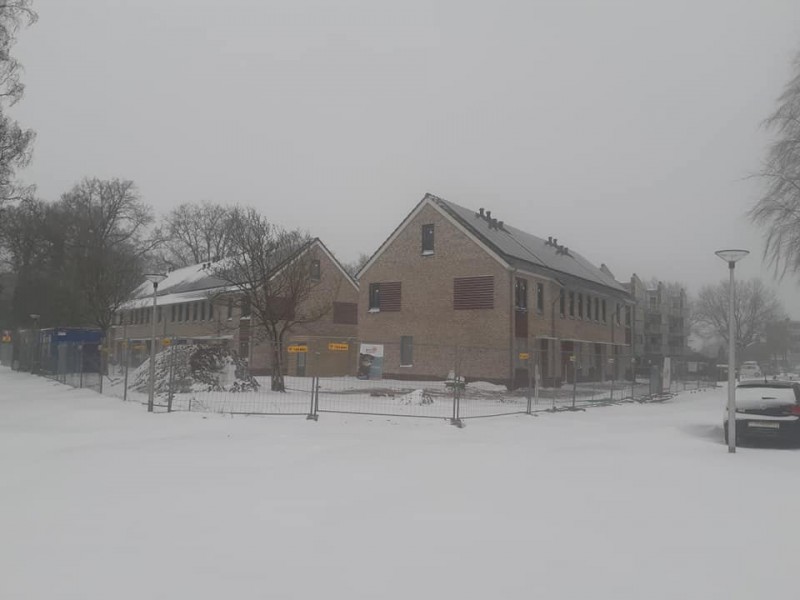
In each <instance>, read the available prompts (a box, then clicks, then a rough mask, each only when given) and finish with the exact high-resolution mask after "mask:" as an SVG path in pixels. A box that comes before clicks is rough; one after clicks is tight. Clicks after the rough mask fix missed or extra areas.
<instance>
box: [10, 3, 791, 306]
mask: <svg viewBox="0 0 800 600" xmlns="http://www.w3.org/2000/svg"><path fill="white" fill-rule="evenodd" d="M35 7H36V9H37V10H38V12H39V17H40V19H39V22H38V23H37V24H36V25H35V26H34V27H32V28H30V29H28V30H25V31H23V32H22V33H21V35H20V42H19V44H18V47H17V55H18V57H19V59H20V60H21V61H22V63H23V64H24V66H25V75H24V77H25V81H26V83H27V92H26V96H25V98H24V99H23V100H22V102H21V103H20V104H19V105H18V107H17V108H16V109H15V114H16V116H17V117H18V119H19V120H20V121H21V122H22V124H23V125H24V126H27V127H32V128H33V129H35V130H36V131H37V132H38V138H37V140H36V148H35V156H34V160H33V164H32V165H31V166H30V167H29V168H28V169H27V170H26V172H25V173H24V175H23V176H24V178H25V180H26V181H27V182H29V183H35V184H36V185H37V186H38V190H39V194H40V196H42V197H43V198H46V199H55V198H57V197H58V195H59V194H61V193H62V192H64V191H66V190H67V189H68V188H70V187H71V186H72V185H73V184H74V183H76V182H77V181H78V180H79V179H80V178H82V177H83V176H98V177H122V178H127V179H132V180H134V181H135V182H136V183H137V184H138V186H139V187H140V189H141V192H142V194H143V196H144V198H145V199H146V200H147V201H148V202H149V203H151V204H152V205H153V206H155V207H156V209H157V211H158V212H159V213H163V212H166V211H167V210H169V209H170V208H172V207H174V206H176V205H177V204H179V203H182V202H187V201H199V200H205V199H208V200H213V201H218V202H225V203H242V204H250V205H253V206H256V207H258V208H260V209H261V210H262V211H263V212H264V213H265V214H267V215H268V216H270V217H271V218H272V220H274V221H275V222H278V223H280V224H283V225H284V226H286V227H290V228H295V227H300V228H304V229H307V230H308V231H309V232H310V233H312V234H313V235H316V236H319V237H320V238H322V239H323V241H324V242H325V243H326V244H327V245H328V246H329V247H330V248H331V249H332V250H333V252H334V253H335V254H337V256H339V257H340V258H341V259H343V260H345V261H349V260H352V259H354V258H356V256H357V255H358V254H359V253H360V252H366V253H372V252H373V251H374V250H375V249H376V248H377V246H378V245H379V244H380V243H381V242H382V241H383V240H384V239H385V238H386V237H387V236H388V235H389V234H390V233H391V231H392V230H393V229H394V227H396V225H397V224H398V223H399V222H400V221H401V220H402V219H403V218H404V217H405V215H406V214H407V213H408V212H409V211H410V210H411V209H412V208H413V206H414V205H415V204H416V203H417V202H418V201H419V200H420V199H421V198H422V197H423V195H424V194H425V192H431V193H433V194H436V195H438V196H441V197H443V198H446V199H448V200H452V201H454V202H457V203H459V204H462V205H465V206H467V207H470V208H478V207H480V206H483V207H486V208H489V209H491V210H492V213H493V215H496V216H497V217H498V218H500V219H502V220H504V221H506V222H507V223H510V224H513V225H515V226H517V227H519V228H521V229H524V230H527V231H529V232H531V233H533V234H536V235H539V236H540V237H547V236H549V235H553V236H555V237H557V238H558V239H559V241H560V242H561V243H563V244H565V245H567V246H569V247H570V248H574V249H575V250H577V251H578V252H580V253H582V254H584V255H585V256H586V257H587V258H588V259H589V260H591V261H592V262H594V263H595V264H598V265H599V264H600V263H601V262H605V263H606V264H607V265H608V266H609V267H610V268H611V269H612V271H613V272H614V273H615V275H616V276H617V279H620V280H627V279H628V278H629V277H630V275H631V273H632V272H635V273H637V274H639V275H640V276H642V277H643V278H645V277H647V278H649V277H653V276H655V277H658V278H660V279H663V280H677V281H681V282H684V283H685V284H686V285H687V286H688V287H689V290H690V292H696V291H697V290H698V289H699V287H700V286H701V285H703V284H705V283H714V282H717V281H719V280H721V279H723V278H725V277H727V269H726V268H725V265H724V263H723V262H722V261H721V260H720V259H718V258H717V257H715V256H714V251H715V250H717V249H720V248H723V247H744V248H747V249H750V250H751V251H752V252H753V254H752V255H751V256H750V257H748V258H747V259H746V260H745V261H743V262H742V263H740V268H739V269H737V273H740V274H741V275H742V276H756V275H762V276H763V277H764V278H765V279H766V280H767V281H769V282H772V277H771V272H770V271H769V270H768V269H767V267H765V266H763V265H762V261H761V250H762V245H761V235H760V233H759V232H758V231H756V230H755V229H754V228H753V227H751V226H750V225H749V224H748V222H747V220H746V218H745V217H744V213H745V211H746V210H747V209H748V208H749V207H751V206H752V204H753V203H754V202H755V201H756V199H757V197H758V192H759V185H758V182H757V181H755V180H753V179H748V176H749V175H751V174H753V173H754V172H755V171H757V170H758V168H759V165H760V163H761V160H762V159H763V156H764V148H765V145H766V143H767V141H768V139H769V138H768V136H767V134H766V133H765V132H764V131H763V130H762V129H761V122H762V121H763V119H764V118H765V117H767V116H768V114H769V113H770V111H771V110H773V108H774V106H775V100H776V98H777V96H778V95H779V94H780V92H781V90H782V88H783V85H784V83H785V82H786V81H787V80H788V78H789V75H790V73H791V60H792V58H793V56H794V55H795V53H796V52H797V51H800V2H798V1H797V0H741V1H736V0H714V1H712V0H659V1H648V0H628V1H611V0H606V1H599V0H597V1H589V0H574V1H569V0H552V1H542V0H527V1H516V2H505V1H499V0H494V1H492V2H480V3H479V2H470V1H465V0H461V1H435V2H434V1H428V2H421V1H418V0H403V1H401V2H398V1H394V2H381V1H378V0H364V1H354V0H337V1H336V2H333V1H329V0H314V1H310V0H309V1H301V0H291V1H284V2H272V1H269V0H250V1H248V0H226V1H224V2H220V1H219V0H214V1H210V0H70V1H68V2H67V1H65V0H35ZM780 295H781V299H782V300H783V301H784V304H785V306H786V308H787V310H788V311H789V312H790V314H792V315H793V316H794V317H795V318H800V287H798V285H797V283H796V281H795V280H792V281H787V282H784V283H783V285H781V286H780Z"/></svg>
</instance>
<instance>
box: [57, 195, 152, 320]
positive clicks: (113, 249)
mask: <svg viewBox="0 0 800 600" xmlns="http://www.w3.org/2000/svg"><path fill="white" fill-rule="evenodd" d="M59 206H60V207H61V209H62V210H63V214H64V215H65V226H66V227H67V229H68V240H67V244H68V247H67V251H68V253H69V257H70V267H71V269H72V273H71V275H72V277H73V278H74V281H75V285H76V292H77V295H78V297H79V298H80V302H81V306H82V310H83V313H84V316H85V319H86V321H87V322H89V323H91V324H92V325H95V326H96V327H98V328H99V329H101V330H102V331H103V335H105V334H106V333H107V332H108V330H109V328H110V327H111V325H112V324H113V322H114V315H115V314H116V313H117V311H118V310H119V307H120V306H121V305H122V303H123V302H125V301H126V300H128V298H129V296H130V293H131V291H132V290H133V289H135V288H136V286H137V285H139V284H140V283H141V276H142V267H143V265H144V259H145V257H146V255H147V254H148V253H149V252H151V251H152V250H153V248H154V247H155V246H156V244H157V241H156V240H154V239H152V238H150V237H148V235H147V233H148V231H147V227H148V225H150V223H152V221H153V215H152V209H151V208H150V207H149V206H148V205H146V204H145V203H144V202H143V201H142V200H141V198H140V196H139V193H138V191H137V190H136V186H135V185H134V184H133V182H132V181H125V180H120V179H111V180H101V179H84V180H83V181H82V182H81V183H79V184H78V185H76V186H75V187H74V188H72V190H70V191H69V192H67V193H66V194H64V195H63V196H62V197H61V200H60V202H59Z"/></svg>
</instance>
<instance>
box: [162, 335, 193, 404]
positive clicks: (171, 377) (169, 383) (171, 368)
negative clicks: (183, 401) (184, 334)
mask: <svg viewBox="0 0 800 600" xmlns="http://www.w3.org/2000/svg"><path fill="white" fill-rule="evenodd" d="M174 382H175V346H172V345H171V346H170V347H169V377H167V412H168V413H171V412H172V399H173V397H174V387H173V384H174ZM189 412H192V411H191V405H190V407H189Z"/></svg>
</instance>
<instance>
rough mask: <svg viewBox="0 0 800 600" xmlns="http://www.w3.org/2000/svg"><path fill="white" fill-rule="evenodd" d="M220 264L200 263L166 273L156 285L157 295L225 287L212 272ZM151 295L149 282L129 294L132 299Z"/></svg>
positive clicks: (151, 287)
mask: <svg viewBox="0 0 800 600" xmlns="http://www.w3.org/2000/svg"><path fill="white" fill-rule="evenodd" d="M220 262H221V261H217V262H214V263H202V264H199V265H191V266H188V267H182V268H180V269H175V270H174V271H170V272H169V273H167V278H166V279H165V280H164V281H162V282H161V283H159V284H158V295H159V296H166V295H167V294H181V293H184V292H196V291H200V290H213V289H215V288H219V287H225V286H226V285H227V284H226V283H225V281H223V280H222V279H220V278H219V277H216V276H215V275H214V270H215V269H216V268H217V267H219V265H220ZM152 295H153V284H151V283H150V282H149V281H145V282H144V283H142V284H141V285H140V286H139V287H137V288H136V289H135V290H133V293H132V294H131V296H132V297H133V298H142V297H144V296H148V297H149V296H152Z"/></svg>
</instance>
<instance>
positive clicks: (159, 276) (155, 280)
mask: <svg viewBox="0 0 800 600" xmlns="http://www.w3.org/2000/svg"><path fill="white" fill-rule="evenodd" d="M166 278H167V276H166V275H164V274H163V273H147V274H146V275H145V279H147V281H149V282H150V283H152V284H153V318H152V319H151V320H152V322H153V332H152V335H151V337H150V385H149V386H148V390H147V412H153V397H154V395H155V379H156V307H157V305H158V284H159V283H161V282H162V281H164V280H165V279H166Z"/></svg>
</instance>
